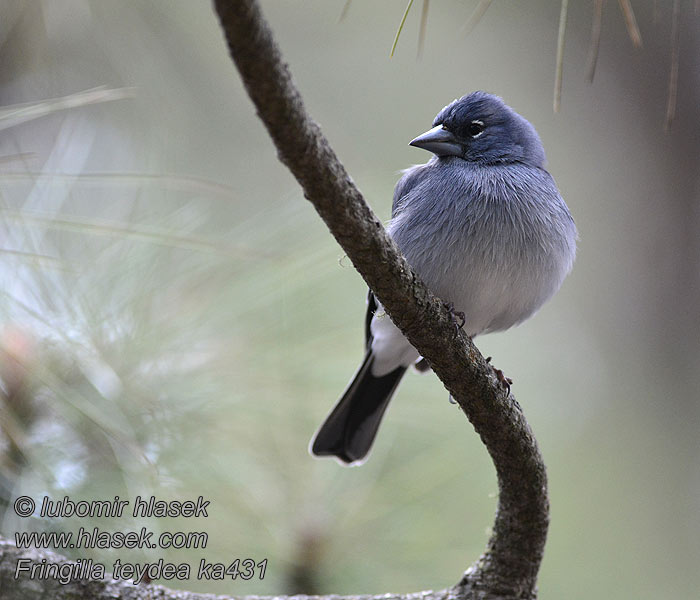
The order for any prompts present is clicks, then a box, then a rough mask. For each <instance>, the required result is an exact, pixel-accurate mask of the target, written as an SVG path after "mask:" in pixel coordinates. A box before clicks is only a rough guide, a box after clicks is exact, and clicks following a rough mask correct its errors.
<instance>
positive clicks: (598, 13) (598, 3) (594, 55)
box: [586, 0, 605, 83]
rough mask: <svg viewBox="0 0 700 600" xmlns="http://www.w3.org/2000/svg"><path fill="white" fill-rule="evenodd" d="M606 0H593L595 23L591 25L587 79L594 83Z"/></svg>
mask: <svg viewBox="0 0 700 600" xmlns="http://www.w3.org/2000/svg"><path fill="white" fill-rule="evenodd" d="M604 3H605V0H593V24H592V25H591V49H590V51H589V53H588V69H587V75H586V77H587V79H588V81H589V82H590V83H593V77H594V76H595V67H596V64H597V63H598V51H599V50H600V30H601V24H602V22H603V4H604Z"/></svg>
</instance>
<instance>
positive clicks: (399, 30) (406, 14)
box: [389, 0, 413, 58]
mask: <svg viewBox="0 0 700 600" xmlns="http://www.w3.org/2000/svg"><path fill="white" fill-rule="evenodd" d="M412 5H413V0H408V5H407V6H406V10H405V11H403V17H401V23H399V28H398V30H397V31H396V37H394V43H393V44H392V45H391V52H390V53H389V58H393V57H394V50H396V44H398V43H399V36H400V35H401V30H402V29H403V25H404V23H405V22H406V17H407V16H408V11H409V10H411V6H412Z"/></svg>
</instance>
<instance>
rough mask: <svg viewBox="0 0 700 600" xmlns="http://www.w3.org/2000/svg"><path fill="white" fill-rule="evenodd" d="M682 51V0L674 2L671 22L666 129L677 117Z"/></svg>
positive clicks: (674, 0)
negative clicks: (679, 62)
mask: <svg viewBox="0 0 700 600" xmlns="http://www.w3.org/2000/svg"><path fill="white" fill-rule="evenodd" d="M680 49H681V0H673V13H672V20H671V72H670V74H669V78H668V101H667V103H666V124H665V129H666V131H668V130H669V129H670V128H671V123H672V122H673V119H674V118H675V116H676V99H677V96H678V58H679V56H680Z"/></svg>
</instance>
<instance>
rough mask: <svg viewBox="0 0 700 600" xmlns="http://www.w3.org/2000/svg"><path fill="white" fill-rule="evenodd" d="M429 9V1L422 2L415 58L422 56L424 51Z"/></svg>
mask: <svg viewBox="0 0 700 600" xmlns="http://www.w3.org/2000/svg"><path fill="white" fill-rule="evenodd" d="M429 8H430V0H423V10H422V11H421V14H420V29H419V30H418V53H417V55H416V58H421V56H423V50H424V49H425V32H426V30H427V28H428V9H429Z"/></svg>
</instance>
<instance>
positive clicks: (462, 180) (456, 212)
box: [312, 92, 577, 463]
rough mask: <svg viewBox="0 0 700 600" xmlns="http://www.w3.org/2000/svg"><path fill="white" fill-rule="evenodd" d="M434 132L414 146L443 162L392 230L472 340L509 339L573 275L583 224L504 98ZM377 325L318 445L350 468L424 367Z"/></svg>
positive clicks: (408, 198) (464, 107)
mask: <svg viewBox="0 0 700 600" xmlns="http://www.w3.org/2000/svg"><path fill="white" fill-rule="evenodd" d="M433 125H434V127H433V129H431V130H430V131H428V132H426V133H425V134H423V135H422V136H419V137H418V138H416V139H415V140H413V141H412V142H411V144H412V145H415V146H417V147H420V148H425V149H428V150H430V151H431V152H433V153H434V154H435V156H434V157H432V158H431V159H430V160H429V161H428V162H427V163H426V164H424V165H418V166H414V167H412V168H410V169H407V170H406V171H405V172H404V175H403V177H402V178H401V180H400V181H399V182H398V183H397V185H396V188H395V190H394V202H393V208H392V218H391V221H390V222H389V224H388V227H387V230H388V232H389V234H390V235H391V237H392V238H393V239H394V241H395V242H396V243H397V245H398V247H399V248H400V249H401V252H402V253H403V254H404V256H405V257H406V259H407V261H408V262H409V263H410V264H411V266H412V267H413V268H414V269H415V270H416V272H417V273H418V274H419V276H420V277H421V278H422V279H423V281H424V282H425V283H426V284H427V286H428V287H429V288H430V289H431V290H432V291H433V292H434V293H435V294H436V295H437V296H438V297H440V298H441V299H442V300H444V301H446V302H451V303H452V304H453V305H454V309H455V310H456V311H461V312H463V313H464V314H465V317H466V322H465V331H466V332H467V333H468V334H469V335H470V336H475V335H479V334H481V333H488V332H492V331H502V330H504V329H508V328H509V327H512V326H513V325H516V324H518V323H520V322H522V321H523V320H525V319H527V318H528V317H530V316H531V315H532V314H533V313H534V312H536V311H537V309H539V308H540V306H542V304H543V303H544V302H545V301H546V300H547V299H549V298H550V297H551V296H552V295H553V294H554V293H555V292H556V291H557V290H558V289H559V287H560V285H561V283H562V281H563V280H564V278H565V277H566V275H567V274H568V272H569V271H570V270H571V266H572V264H573V260H574V256H575V252H576V237H577V232H576V227H575V225H574V221H573V219H572V217H571V215H570V213H569V210H568V208H567V206H566V204H565V203H564V200H563V199H562V198H561V196H560V195H559V191H558V190H557V187H556V184H555V183H554V180H553V179H552V177H551V176H550V175H549V173H548V172H547V171H546V170H545V169H544V165H545V154H544V149H543V148H542V144H541V142H540V139H539V137H538V135H537V133H536V131H535V129H534V128H533V127H532V125H530V123H529V122H528V121H526V120H525V119H524V118H523V117H521V116H520V115H518V114H517V113H515V112H514V111H513V110H512V109H511V108H509V107H508V106H506V105H505V104H504V103H503V101H502V100H501V99H500V98H497V97H496V96H492V95H490V94H486V93H484V92H474V93H472V94H469V95H467V96H464V97H463V98H461V99H459V100H455V101H454V102H453V103H451V104H449V105H448V106H446V107H445V108H444V109H443V110H442V111H440V113H439V114H438V116H437V117H436V118H435V120H434V122H433ZM372 315H373V316H372ZM368 323H369V327H367V330H366V346H367V354H366V356H365V360H364V361H363V364H362V367H361V368H360V370H359V371H358V373H357V374H356V376H355V378H354V379H353V380H352V381H351V383H350V385H349V386H348V388H347V390H346V392H345V394H344V395H343V396H342V398H341V400H340V402H339V403H338V405H337V406H336V408H335V409H334V411H333V412H332V413H331V415H330V416H329V418H328V419H327V421H326V422H325V423H324V424H323V425H322V426H321V428H320V429H319V431H318V433H317V434H316V436H315V439H314V442H313V445H312V452H313V453H314V454H317V455H328V454H331V455H334V456H336V457H338V458H339V459H340V460H341V461H343V462H345V463H357V462H359V461H361V460H363V459H364V458H365V457H366V455H367V453H368V452H369V450H370V448H371V445H372V442H373V439H374V434H375V433H376V430H377V427H378V426H379V421H380V420H381V417H382V415H383V413H384V410H385V408H386V405H387V404H388V402H389V399H390V398H391V395H392V394H393V392H394V390H395V388H396V385H398V382H399V380H400V378H401V376H402V375H403V373H404V372H405V370H406V368H407V367H408V366H409V365H411V364H412V363H415V362H416V361H417V360H419V358H420V357H419V355H418V353H417V352H416V350H415V349H414V348H413V347H412V346H411V345H410V344H409V342H408V341H407V340H406V339H405V338H404V337H403V335H402V334H401V332H400V331H399V330H398V329H397V328H396V327H395V326H394V325H393V323H392V322H391V321H390V319H389V318H388V317H386V316H385V315H383V311H382V310H381V306H380V305H377V306H376V309H375V307H374V306H373V304H372V302H370V304H369V305H368ZM399 370H400V372H399ZM389 375H392V377H388V376H389ZM388 380H391V383H392V385H390V386H389V385H387V383H386V382H387V381H388ZM382 381H383V382H384V383H383V384H382V383H380V382H382ZM372 407H375V408H376V410H372ZM358 423H359V425H358ZM349 448H351V450H348V449H349Z"/></svg>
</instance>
